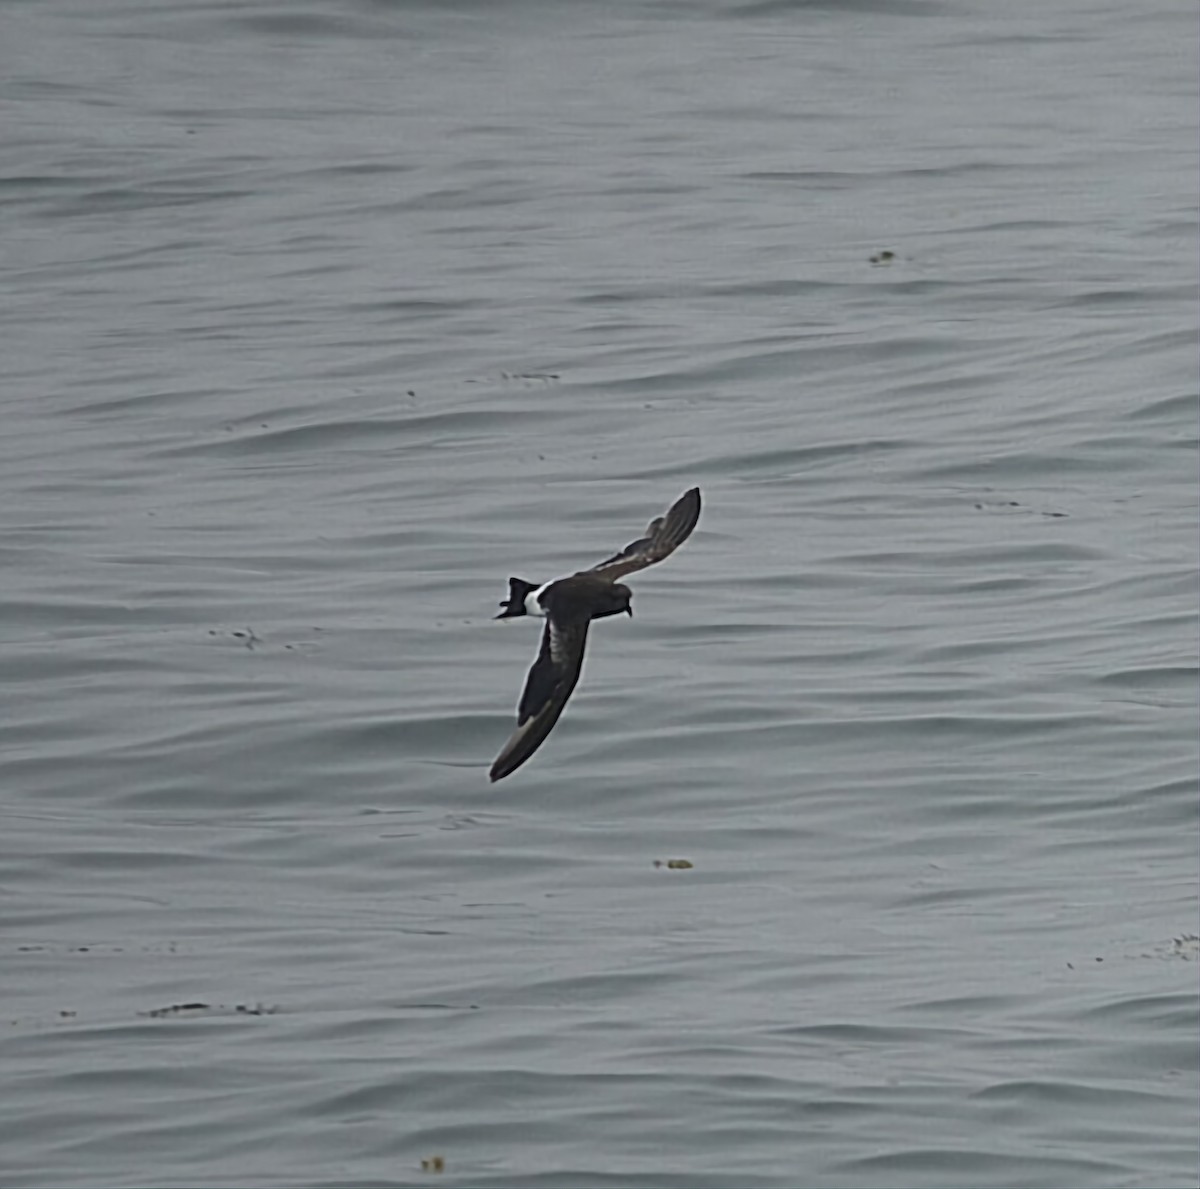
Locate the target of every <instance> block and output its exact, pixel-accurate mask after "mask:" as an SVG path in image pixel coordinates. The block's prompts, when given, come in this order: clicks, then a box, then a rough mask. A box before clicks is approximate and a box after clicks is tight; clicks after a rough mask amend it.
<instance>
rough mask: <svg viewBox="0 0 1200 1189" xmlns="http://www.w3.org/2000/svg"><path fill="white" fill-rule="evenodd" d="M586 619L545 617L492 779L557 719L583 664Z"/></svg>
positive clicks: (516, 763)
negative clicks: (514, 720)
mask: <svg viewBox="0 0 1200 1189" xmlns="http://www.w3.org/2000/svg"><path fill="white" fill-rule="evenodd" d="M587 630H588V621H587V619H577V618H571V619H567V620H561V619H555V618H553V617H547V619H546V626H545V628H543V629H542V646H541V649H540V650H539V651H538V655H537V660H535V661H534V662H533V668H531V669H530V670H529V676H528V677H527V678H526V680H525V690H524V692H523V693H522V694H521V704H520V706H519V707H518V708H517V729H516V730H515V731H514V732H513V734H512V738H510V739H509V741H508V742H507V743H506V744H505V745H504V750H503V751H501V753H500V754H499V755H498V756H497V757H496V762H495V763H494V764H493V765H492V770H491V772H490V773H489V775H490V777H491V779H492V780H493V781H496V780H503V779H504V777H506V776H508V775H510V774H511V773H513V772H515V771H516V770H517V769H518V768H519V767H520V766H521V765H522V764H523V763H525V761H526V760H527V759H529V757H530V756H531V755H533V753H534V752H535V751H537V749H538V748H539V747H541V745H542V744H543V743H544V742H545V741H546V736H547V735H549V734H550V732H551V730H553V728H554V724H555V723H556V722H558V716H559V715H560V714H562V712H563V707H564V706H565V705H566V704H567V699H568V698H569V697H570V696H571V691H572V690H573V689H574V688H575V685H576V683H577V682H578V681H579V674H580V671H581V670H582V668H583V646H584V644H585V643H586V642H587Z"/></svg>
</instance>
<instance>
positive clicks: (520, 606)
mask: <svg viewBox="0 0 1200 1189" xmlns="http://www.w3.org/2000/svg"><path fill="white" fill-rule="evenodd" d="M533 590H537V583H536V582H526V581H525V579H524V578H510V579H509V580H508V598H507V599H505V600H504V601H503V602H501V604H500V606H501V607H503V608H504V610H503V611H501V612H500V614H499V615H497V616H496V618H497V619H513V618H515V617H516V616H518V615H528V614H529V612H528V611H527V610H526V609H525V599H526V598H527V597H528V595H529V592H530V591H533Z"/></svg>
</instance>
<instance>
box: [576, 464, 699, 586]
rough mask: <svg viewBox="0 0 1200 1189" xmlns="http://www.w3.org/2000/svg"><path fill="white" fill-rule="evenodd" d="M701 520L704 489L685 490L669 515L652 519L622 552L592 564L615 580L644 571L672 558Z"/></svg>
mask: <svg viewBox="0 0 1200 1189" xmlns="http://www.w3.org/2000/svg"><path fill="white" fill-rule="evenodd" d="M699 519H700V489H699V488H698V487H693V488H691V489H690V490H689V491H685V492H684V493H683V495H681V496H680V497H679V499H677V500H676V501H675V503H673V504H672V505H671V507H670V509H669V510H668V511H667V513H666V515H665V516H659V517H657V518H656V519H654V520H652V521H651V522H650V524H649V525H648V526H647V528H646V535H645V536H644V537H640V538H639V539H638V540H636V541H633V542H631V543H630V544H628V545H626V546H625V548H624V549H622V550H621V552H620V553H616V554H614V555H613V556H612V557H610V558H607V559H606V560H605V561H602V562H600V563H599V564H598V565H595V566H593V567H592V573H598V574H602V575H603V576H604V577H605V578H611V579H612V580H613V581H614V582H615V581H617V580H618V579H619V578H621V577H623V576H624V575H625V574H632V573H633V572H634V571H635V570H644V569H645V568H646V567H647V566H652V565H655V564H656V563H657V562H660V561H662V560H663V559H664V558H667V557H670V556H671V554H672V553H674V552H675V550H676V549H678V548H679V546H680V545H682V544H683V543H684V541H686V540H687V539H688V537H690V536H691V535H692V529H694V528H695V527H696V522H697V521H698V520H699Z"/></svg>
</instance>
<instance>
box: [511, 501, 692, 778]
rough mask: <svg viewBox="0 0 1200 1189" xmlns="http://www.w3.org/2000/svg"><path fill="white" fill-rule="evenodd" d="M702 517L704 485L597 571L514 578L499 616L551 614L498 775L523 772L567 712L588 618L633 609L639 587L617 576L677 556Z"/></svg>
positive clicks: (585, 637) (592, 569) (595, 568)
mask: <svg viewBox="0 0 1200 1189" xmlns="http://www.w3.org/2000/svg"><path fill="white" fill-rule="evenodd" d="M699 518H700V489H699V488H697V487H693V488H692V489H691V490H690V491H686V492H684V494H683V495H682V496H680V497H679V499H678V500H676V501H675V503H674V504H673V505H672V506H671V508H670V509H669V510H668V511H667V513H666V515H665V516H660V517H659V518H658V519H657V520H654V521H652V522H651V523H650V526H649V527H648V528H647V529H646V535H645V536H644V537H641V538H639V539H638V540H636V541H634V542H632V544H629V545H627V546H626V547H625V548H624V549H622V550H621V552H620V553H617V554H614V555H613V556H612V557H610V558H608V559H607V560H606V561H602V562H600V563H599V565H596V566H593V567H592V568H591V569H590V570H581V571H579V573H577V574H571V575H569V576H568V577H566V578H558V579H556V580H555V581H553V582H545V583H542V584H541V585H538V584H537V583H533V582H526V581H525V580H524V579H522V578H510V579H509V580H508V589H509V597H508V598H507V599H506V600H504V601H503V602H502V603H501V604H500V606H501V607H503V608H504V610H503V611H502V612H501V613H500V614H499V615H498V616H496V618H497V619H514V618H517V617H519V616H522V615H538V616H542V617H544V618H545V620H546V626H545V627H544V628H543V629H542V642H541V647H540V649H539V651H538V655H537V659H536V660H535V661H534V662H533V667H532V668H531V669H530V670H529V676H528V678H527V679H526V682H525V689H524V692H523V693H522V694H521V702H520V705H519V706H518V707H517V729H516V731H514V732H513V735H512V737H511V738H510V739H509V741H508V743H507V744H505V746H504V749H503V751H501V752H500V755H499V756H497V758H496V762H495V763H494V764H493V765H492V769H491V773H490V776H491V779H492V780H493V781H495V780H501V779H503V778H504V777H505V776H508V775H509V774H510V773H512V772H515V771H516V770H517V768H519V767H520V766H521V765H522V764H523V763H525V761H526V760H527V759H529V757H530V756H531V755H533V753H534V752H535V751H537V749H538V748H539V747H540V746H541V745H542V743H544V742H545V740H546V737H547V736H548V735H549V734H550V731H551V729H552V728H553V727H554V724H555V723H556V722H557V721H558V718H559V715H560V714H562V711H563V707H564V706H566V704H567V699H568V698H569V697H570V696H571V692H572V691H573V690H574V688H575V686H576V684H577V682H578V681H579V675H580V672H581V671H582V668H583V649H584V645H585V644H586V642H587V632H588V625H589V624H590V623H591V622H592V620H594V619H605V618H607V617H608V616H610V615H620V614H621V613H622V612H624V613H625V614H627V615H632V614H633V607H632V606H631V604H630V599H631V598H632V595H633V592H632V591H631V590H630V589H629V587H628V586H625V585H623V584H622V583H620V582H618V581H617V579H618V578H621V577H624V575H626V574H631V573H633V572H634V571H635V570H641V569H645V567H646V566H652V565H654V564H655V562H660V561H662V560H663V559H664V558H665V557H668V556H670V554H672V553H673V552H674V551H675V550H676V549H677V548H678V547H679V546H680V545H681V544H683V542H684V541H686V540H687V538H688V537H689V536H690V535H691V532H692V529H694V528H695V527H696V521H697V520H699Z"/></svg>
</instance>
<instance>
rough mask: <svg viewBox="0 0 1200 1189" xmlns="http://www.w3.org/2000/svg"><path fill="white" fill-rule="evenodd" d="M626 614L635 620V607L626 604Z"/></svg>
mask: <svg viewBox="0 0 1200 1189" xmlns="http://www.w3.org/2000/svg"><path fill="white" fill-rule="evenodd" d="M625 614H626V615H628V616H629V618H630V619H632V618H633V606H632V604H630V603H626V604H625Z"/></svg>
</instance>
